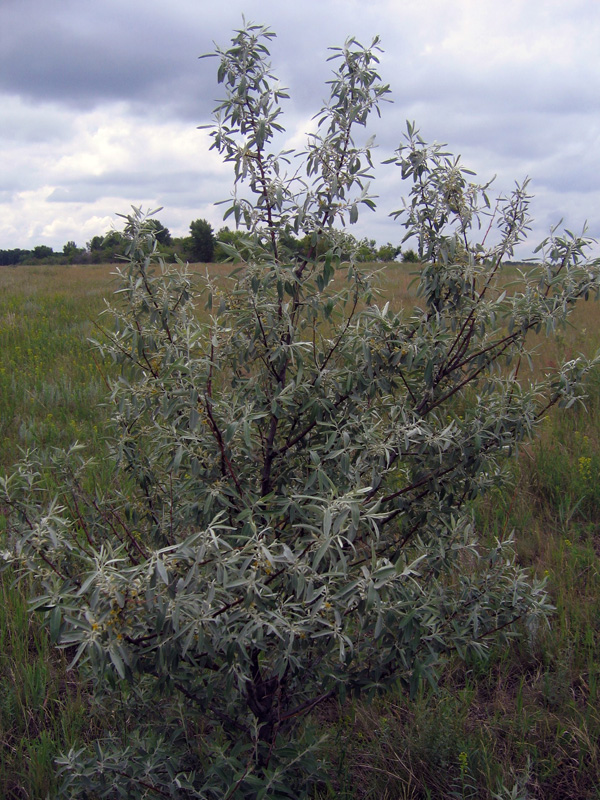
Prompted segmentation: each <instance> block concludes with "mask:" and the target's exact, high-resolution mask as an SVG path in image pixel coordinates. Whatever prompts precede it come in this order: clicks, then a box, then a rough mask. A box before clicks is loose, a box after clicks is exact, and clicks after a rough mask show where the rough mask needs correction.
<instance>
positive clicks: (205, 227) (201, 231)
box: [190, 219, 215, 263]
mask: <svg viewBox="0 0 600 800" xmlns="http://www.w3.org/2000/svg"><path fill="white" fill-rule="evenodd" d="M190 233H191V238H192V243H191V244H192V246H191V250H190V258H191V259H192V261H203V262H205V263H210V262H211V261H213V260H214V257H215V237H214V234H213V229H212V226H211V225H210V224H209V223H208V222H207V221H206V220H205V219H196V220H194V221H193V222H191V223H190Z"/></svg>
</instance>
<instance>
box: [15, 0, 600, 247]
mask: <svg viewBox="0 0 600 800" xmlns="http://www.w3.org/2000/svg"><path fill="white" fill-rule="evenodd" d="M242 13H243V14H245V16H246V18H247V19H249V20H251V21H253V22H260V23H265V24H267V25H269V26H270V27H271V28H272V29H273V30H274V31H275V32H276V33H277V39H276V40H275V41H274V42H273V43H272V46H271V56H272V62H273V66H274V71H275V72H276V74H277V75H278V76H279V77H280V78H281V81H282V83H283V84H284V85H286V86H288V87H289V88H290V94H291V98H292V99H291V100H290V101H287V102H286V105H285V110H286V116H285V124H286V128H287V135H288V139H289V142H291V144H293V145H296V146H298V145H300V146H301V145H302V142H303V135H304V133H305V132H306V131H307V130H310V126H311V117H312V115H313V114H314V113H315V112H316V111H317V110H318V109H319V108H320V106H321V104H322V102H323V100H324V99H325V97H326V88H325V81H326V80H328V78H329V77H330V74H331V73H330V71H331V65H327V64H326V58H327V56H328V52H327V48H328V46H331V45H340V44H343V42H344V40H345V39H346V38H347V37H349V36H355V37H357V38H358V39H359V40H360V41H361V42H362V43H363V44H368V43H369V42H370V39H371V38H372V37H373V36H374V35H377V34H379V35H380V36H381V40H382V46H383V48H384V50H385V53H384V55H383V57H382V60H381V65H380V67H381V68H380V72H381V76H382V78H383V80H384V81H385V82H388V83H390V85H391V89H392V94H391V97H392V99H393V101H394V102H393V104H391V105H389V104H386V105H385V106H384V108H383V115H382V119H381V120H375V121H374V123H373V126H372V132H373V133H375V134H376V135H377V142H378V144H379V148H378V150H377V151H376V156H377V160H378V161H383V160H384V159H385V158H389V157H390V155H391V154H392V153H393V151H394V149H395V148H396V147H397V146H398V144H399V142H400V141H401V138H402V133H403V130H404V129H405V120H406V119H410V120H415V121H416V122H417V125H418V127H419V128H420V130H421V134H422V135H423V137H424V138H425V139H427V140H430V141H433V140H437V141H441V142H446V143H448V146H449V147H448V149H450V150H451V151H452V152H454V153H460V154H461V155H462V157H463V161H464V163H465V165H466V166H469V167H471V168H473V169H475V170H476V171H477V173H478V175H479V177H480V178H481V179H482V180H483V179H486V180H487V179H489V178H491V177H492V176H493V175H496V176H497V177H496V181H495V184H494V186H495V187H496V190H497V192H499V193H503V192H507V191H510V190H511V188H512V187H513V185H514V181H515V180H522V179H523V178H524V177H525V176H530V177H531V185H530V188H531V191H532V193H533V194H535V200H534V202H533V205H532V214H533V216H534V219H535V222H534V228H533V232H532V241H534V242H535V243H537V242H538V241H539V240H540V239H541V238H543V237H544V236H545V235H546V234H547V232H548V229H549V227H550V226H551V225H552V224H554V223H556V222H558V221H559V220H560V219H561V218H563V219H564V224H565V225H567V226H568V227H570V228H572V229H573V230H575V231H576V232H579V231H580V229H581V227H582V225H583V223H584V222H585V220H587V221H588V224H589V231H590V234H591V235H594V236H596V237H600V53H599V50H598V43H599V42H600V2H598V0H501V1H500V0H369V2H367V0H360V2H358V1H356V0H296V1H295V2H294V3H291V2H282V0H277V2H275V1H274V0H245V1H243V0H225V1H224V2H221V3H215V2H208V1H207V0H169V2H166V0H0V93H1V95H2V96H1V100H0V102H1V105H0V108H1V117H0V120H1V124H0V140H1V145H0V249H9V248H14V247H22V248H30V247H33V246H35V245H37V244H47V245H50V246H52V247H54V249H62V246H63V244H64V243H65V242H66V241H68V240H74V241H75V242H76V243H77V244H78V245H79V246H83V245H85V243H86V242H87V241H89V239H91V237H92V236H94V235H96V234H102V233H105V232H106V231H107V230H109V229H110V228H111V227H112V226H116V227H118V226H119V222H118V218H117V217H116V213H118V212H127V211H128V210H129V208H130V206H131V205H132V204H134V205H142V206H144V207H157V206H164V210H163V211H161V212H160V214H159V215H158V216H159V218H160V219H161V221H162V222H163V224H165V225H166V226H167V227H169V228H170V230H171V232H172V233H173V234H175V235H186V234H187V233H188V229H189V223H190V221H191V220H193V219H197V218H199V217H202V218H205V219H208V220H209V221H210V222H211V223H212V225H213V226H214V227H215V229H218V228H219V227H220V226H221V225H222V224H223V223H222V211H221V207H220V206H215V205H214V203H215V201H218V200H223V199H226V198H228V197H229V195H230V192H231V186H232V176H231V171H230V167H229V166H227V165H223V164H222V163H221V162H220V160H219V158H218V156H216V155H215V154H214V153H213V152H209V150H208V147H209V144H210V140H209V138H208V134H207V133H206V132H205V131H201V130H198V129H197V126H198V125H201V124H203V123H206V122H209V121H210V118H211V112H212V109H213V107H214V105H215V101H216V100H217V99H218V98H219V97H220V96H221V94H220V92H221V87H219V86H218V85H217V82H216V66H217V63H216V61H215V60H213V59H205V60H198V56H199V55H201V54H202V53H206V52H208V51H210V50H212V49H213V42H217V43H218V44H220V45H222V46H226V45H227V44H228V42H229V40H230V37H231V32H232V30H233V29H234V28H236V27H240V25H241V20H242ZM373 188H374V191H375V192H376V193H377V194H378V195H379V208H378V211H377V212H376V214H371V213H370V212H367V211H365V212H363V214H362V215H361V218H360V219H359V222H358V224H357V225H356V226H355V229H354V231H353V232H354V233H355V234H356V235H357V236H359V237H362V236H365V235H368V236H370V237H374V238H376V239H377V240H378V241H379V242H380V243H383V242H385V241H388V240H389V241H392V242H400V240H401V238H402V233H403V231H402V229H401V228H400V227H399V225H398V223H394V222H393V221H391V220H390V219H389V216H388V215H389V213H390V212H391V211H393V210H395V209H397V208H399V207H400V206H401V198H402V196H403V195H406V193H407V190H408V187H407V186H405V185H403V184H402V182H401V181H400V177H399V170H397V169H395V168H393V167H389V166H388V167H380V168H378V170H377V181H376V184H375V185H374V187H373Z"/></svg>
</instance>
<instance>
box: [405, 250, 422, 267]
mask: <svg viewBox="0 0 600 800" xmlns="http://www.w3.org/2000/svg"><path fill="white" fill-rule="evenodd" d="M402 261H404V263H405V264H417V263H418V261H419V256H418V255H417V254H416V253H415V251H414V250H405V251H404V252H403V253H402Z"/></svg>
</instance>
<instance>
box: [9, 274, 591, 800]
mask: <svg viewBox="0 0 600 800" xmlns="http://www.w3.org/2000/svg"><path fill="white" fill-rule="evenodd" d="M111 269H112V268H111V267H107V266H88V267H83V268H81V267H45V268H40V267H19V268H17V269H13V268H10V267H5V268H2V269H0V433H1V436H0V469H2V470H3V471H4V470H9V469H10V468H11V465H12V464H14V463H15V462H16V460H17V459H18V457H19V448H26V447H38V448H42V449H44V448H47V447H54V446H61V445H66V444H68V443H70V442H71V441H72V440H73V439H79V440H81V441H83V442H86V443H88V444H89V446H90V448H91V450H92V453H93V452H94V451H96V452H97V453H101V447H102V442H103V434H104V425H105V421H106V416H105V411H104V410H103V409H102V408H101V407H100V405H99V404H101V403H102V401H103V400H104V398H105V397H106V392H107V390H106V385H105V382H104V377H103V375H104V373H105V371H106V370H109V369H110V367H109V365H106V364H102V363H100V362H99V360H98V357H97V356H95V354H94V353H93V351H92V349H91V348H90V347H89V345H88V343H87V341H86V337H88V336H90V335H94V326H93V320H95V319H97V317H98V314H99V312H100V311H101V310H102V308H103V299H102V298H103V297H104V296H105V295H109V294H110V291H111V277H110V271H111ZM411 269H413V267H412V266H411V265H406V266H404V265H402V266H393V267H390V268H388V269H386V270H385V271H384V272H382V274H381V278H380V282H381V290H382V298H385V299H389V300H390V302H391V304H392V305H393V306H395V307H398V306H401V305H409V304H410V303H412V302H413V300H412V297H411V295H410V292H409V288H408V286H409V282H410V276H409V274H408V273H409V271H410V270H411ZM226 271H227V268H223V267H219V273H220V274H223V273H224V272H226ZM599 316H600V309H599V307H598V305H596V304H594V303H588V304H585V305H583V306H582V308H581V310H580V311H578V312H577V318H576V324H575V326H574V327H573V328H572V329H569V330H567V331H566V332H565V333H564V334H563V335H561V337H559V341H558V343H557V345H555V346H550V345H548V344H547V343H545V342H543V341H540V353H539V356H540V358H539V360H540V363H541V367H540V368H541V369H542V370H543V369H547V368H551V367H552V365H553V364H555V363H556V361H557V360H558V358H559V357H567V358H569V357H571V356H572V355H574V354H575V353H576V352H577V351H578V350H580V349H584V348H587V349H595V348H596V347H598V346H600V326H599V325H598V319H599ZM514 486H515V490H514V491H513V490H511V491H507V492H505V493H503V494H496V495H493V496H490V497H488V498H486V499H485V500H484V501H483V502H482V503H481V504H480V505H479V506H478V508H477V516H476V520H477V524H478V525H479V526H480V529H481V530H482V532H483V533H484V534H485V535H486V536H488V537H490V538H493V537H495V536H503V535H506V534H507V533H510V532H511V531H512V530H514V531H515V537H516V542H517V549H518V553H519V557H520V560H521V562H522V563H523V564H526V565H528V566H530V567H531V569H533V570H535V571H536V573H537V574H538V575H539V576H546V577H547V580H548V587H549V590H550V592H551V595H552V598H553V602H554V604H555V606H556V613H555V615H554V618H553V620H552V625H551V627H550V629H549V630H544V631H538V632H536V635H535V636H533V635H532V636H529V637H528V635H527V632H525V633H526V635H525V637H524V638H523V639H522V640H520V641H518V642H515V643H514V644H513V646H512V647H510V648H505V649H503V650H493V651H492V652H491V653H490V656H489V659H488V661H487V663H485V664H480V663H472V664H467V665H464V664H462V663H459V662H456V663H451V664H450V665H449V668H448V670H447V672H446V674H445V677H444V680H443V683H442V685H441V687H440V689H439V691H438V692H437V693H433V692H432V691H430V690H427V691H426V690H423V692H422V693H421V694H420V695H419V697H418V698H417V699H416V700H415V701H412V702H409V701H408V699H407V698H405V697H403V696H402V695H401V694H398V695H396V696H393V697H390V696H386V697H384V698H380V699H378V700H377V701H376V702H374V703H373V704H371V705H368V706H367V705H361V704H360V703H354V704H353V705H352V706H346V707H344V708H338V707H336V706H333V705H332V706H330V707H329V708H327V709H325V710H323V711H322V717H321V720H320V722H321V724H322V725H324V726H326V727H327V728H328V730H329V731H330V734H331V735H330V749H329V752H328V756H329V758H330V760H331V762H332V764H333V766H332V769H331V775H330V786H329V788H324V789H323V791H322V792H321V798H326V797H328V798H346V800H353V799H354V798H357V799H358V798H381V799H382V800H383V799H384V798H412V799H413V800H417V798H428V797H429V798H436V799H437V798H492V797H493V796H494V792H496V793H498V794H499V796H500V797H504V798H509V797H511V796H513V797H529V798H540V800H541V799H542V798H543V800H564V798H574V800H585V799H586V798H598V797H600V788H599V787H600V704H599V702H598V699H599V698H598V685H599V682H600V656H599V653H600V377H598V378H596V379H595V380H594V381H593V382H592V383H591V385H590V397H589V400H588V401H587V411H585V410H583V409H572V410H570V411H568V412H564V411H555V412H553V413H552V414H551V415H549V417H548V419H547V421H546V422H545V423H544V425H543V428H542V431H541V434H540V436H539V438H538V439H537V440H536V441H535V442H533V443H531V444H528V445H525V446H523V447H522V449H521V453H520V455H519V458H518V460H517V461H516V463H515V465H514ZM2 525H3V521H2V517H1V516H0V531H1V530H2ZM23 598H24V592H22V591H21V590H20V589H19V588H17V587H13V585H12V583H11V576H10V575H9V574H7V573H5V574H4V575H2V576H1V577H0V754H1V755H0V796H1V797H6V798H15V799H16V798H23V799H25V798H27V799H28V800H29V798H32V799H33V798H35V799H37V798H39V799H40V800H42V799H43V798H45V797H46V796H47V795H48V794H49V795H50V796H52V792H53V790H54V788H55V778H54V768H53V763H52V762H53V758H54V757H55V756H56V755H57V754H58V753H59V752H61V751H64V750H65V749H68V748H69V747H70V746H72V745H75V744H77V743H80V744H81V743H84V742H85V741H86V738H89V737H90V735H93V733H94V730H96V729H97V726H100V725H102V724H109V721H108V720H106V719H102V715H101V713H100V712H99V711H98V709H95V708H94V707H93V705H92V704H91V699H90V698H89V696H88V694H87V692H86V686H85V683H84V682H83V680H82V678H81V676H80V675H77V674H76V673H73V672H68V671H67V669H66V665H67V658H66V657H65V656H64V655H62V654H61V653H58V652H57V651H56V650H55V649H53V648H52V646H51V645H50V643H49V641H48V639H47V637H46V634H45V632H44V630H43V629H42V628H41V627H40V625H39V624H38V621H37V619H36V618H35V617H34V616H31V615H30V614H29V613H28V611H27V606H26V602H25V600H24V599H23ZM502 786H504V793H502V791H501V787H502ZM513 788H514V789H515V794H514V795H511V794H510V791H511V790H512V789H513Z"/></svg>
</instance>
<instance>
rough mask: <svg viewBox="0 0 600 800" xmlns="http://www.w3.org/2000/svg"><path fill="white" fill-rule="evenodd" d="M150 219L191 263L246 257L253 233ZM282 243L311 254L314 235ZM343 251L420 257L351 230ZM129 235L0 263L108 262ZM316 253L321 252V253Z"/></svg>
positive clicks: (173, 251)
mask: <svg viewBox="0 0 600 800" xmlns="http://www.w3.org/2000/svg"><path fill="white" fill-rule="evenodd" d="M150 223H151V224H152V225H153V226H154V228H155V230H156V238H157V241H158V243H159V244H160V246H161V250H162V251H163V253H164V255H165V256H166V257H167V258H168V259H169V260H170V259H174V258H175V255H177V256H179V258H181V259H183V260H184V261H191V262H202V263H211V262H223V261H228V260H233V261H239V260H242V259H244V257H245V254H248V253H249V252H250V250H251V248H252V237H250V236H249V235H248V234H247V233H246V232H244V231H239V230H230V229H229V228H228V227H227V226H224V227H223V228H221V229H220V230H218V231H217V232H216V233H215V232H214V231H213V229H212V226H211V225H210V223H209V222H207V221H206V220H204V219H196V220H194V221H193V222H191V223H190V234H189V236H182V237H174V236H172V235H171V233H170V231H169V229H168V228H167V227H166V226H165V225H163V224H162V223H161V222H160V220H158V219H152V220H150ZM282 242H283V245H284V246H285V247H286V249H287V250H288V251H289V253H290V255H293V256H298V255H307V254H308V253H309V251H310V250H311V246H312V237H311V236H310V235H306V236H304V237H302V238H297V237H294V236H292V235H291V234H288V235H286V236H285V237H282ZM332 243H333V242H328V241H327V240H326V239H325V240H323V239H322V238H321V239H320V243H319V247H320V249H324V248H325V249H326V248H327V247H328V246H331V244H332ZM335 243H336V244H337V245H338V246H339V247H341V250H342V257H343V258H349V257H350V255H352V254H353V255H354V258H355V260H357V261H362V262H368V261H382V262H385V261H396V260H398V259H400V260H402V261H408V262H416V261H417V260H418V258H417V255H416V254H415V252H414V251H413V250H405V251H402V248H401V247H400V245H394V244H391V243H390V242H388V243H387V244H384V245H381V246H378V245H377V243H376V241H375V239H367V238H364V239H361V240H357V239H356V238H355V237H354V236H352V235H351V234H348V233H345V234H343V236H342V237H341V238H340V237H339V236H338V237H337V238H336V242H335ZM125 246H126V240H125V238H124V237H123V235H122V234H121V233H119V232H118V231H110V232H109V233H106V234H105V235H104V236H94V237H92V239H91V240H90V241H89V242H87V243H86V245H85V247H78V246H77V244H76V243H75V242H74V241H69V242H67V243H66V244H65V245H64V246H63V249H62V251H54V250H53V249H52V247H48V246H47V245H43V244H42V245H37V246H36V247H34V248H33V249H32V250H22V249H21V248H18V247H17V248H14V249H13V250H0V266H15V265H18V264H47V265H51V264H106V263H112V262H117V261H119V260H120V259H122V258H123V256H124V254H125ZM318 255H322V253H319V254H318Z"/></svg>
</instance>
